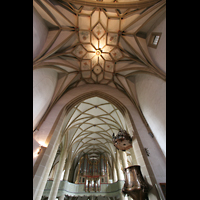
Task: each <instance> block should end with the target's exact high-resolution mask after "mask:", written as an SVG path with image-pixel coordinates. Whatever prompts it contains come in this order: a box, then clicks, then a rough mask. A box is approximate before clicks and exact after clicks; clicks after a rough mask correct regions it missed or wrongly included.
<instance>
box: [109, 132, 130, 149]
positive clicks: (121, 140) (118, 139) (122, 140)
mask: <svg viewBox="0 0 200 200" xmlns="http://www.w3.org/2000/svg"><path fill="white" fill-rule="evenodd" d="M112 141H113V145H114V146H115V147H116V148H117V149H120V150H122V151H126V150H127V149H130V148H131V147H132V138H131V136H130V135H129V134H128V133H127V132H126V130H122V129H121V128H120V129H119V132H118V134H117V135H116V136H115V134H114V133H113V138H112Z"/></svg>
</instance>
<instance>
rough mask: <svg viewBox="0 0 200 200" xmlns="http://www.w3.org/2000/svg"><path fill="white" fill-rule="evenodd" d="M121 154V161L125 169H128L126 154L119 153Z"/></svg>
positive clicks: (123, 152)
mask: <svg viewBox="0 0 200 200" xmlns="http://www.w3.org/2000/svg"><path fill="white" fill-rule="evenodd" d="M119 154H120V157H121V160H122V165H123V168H126V167H128V162H127V154H126V152H125V151H119Z"/></svg>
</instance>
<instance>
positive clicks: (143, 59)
mask: <svg viewBox="0 0 200 200" xmlns="http://www.w3.org/2000/svg"><path fill="white" fill-rule="evenodd" d="M33 6H34V7H35V9H36V10H37V11H38V13H39V14H40V15H41V17H42V18H43V20H44V22H45V23H46V25H47V27H48V35H47V39H46V42H45V44H44V46H43V48H42V50H41V51H40V53H39V54H38V55H37V56H36V57H35V58H34V60H33V69H34V70H35V69H39V68H50V69H54V70H55V71H57V72H58V74H59V76H58V81H57V86H56V89H55V92H54V95H53V98H52V100H51V103H50V106H49V108H48V110H47V112H46V114H48V112H49V111H50V109H51V108H52V107H53V105H54V104H55V103H56V102H57V101H58V100H59V99H60V98H61V97H62V95H63V94H64V93H66V92H67V91H68V90H69V89H71V88H74V87H78V86H80V85H83V84H91V83H94V84H104V85H108V86H110V87H114V88H118V89H119V90H121V91H122V92H124V93H125V94H126V95H127V96H128V97H129V98H130V99H131V101H132V102H133V103H134V104H135V105H136V107H137V108H139V102H138V99H137V94H136V91H135V86H134V81H133V77H134V75H136V74H138V73H149V74H152V75H155V76H157V77H159V78H161V79H163V80H165V79H166V75H165V73H164V72H163V71H162V70H161V69H159V67H158V66H156V65H155V63H154V62H153V60H152V58H151V56H150V54H149V52H148V47H147V42H146V36H147V34H148V31H149V30H150V29H151V27H152V26H153V25H154V24H155V22H156V21H157V20H158V19H159V17H161V16H162V15H163V14H164V13H165V11H166V1H165V0H162V1H155V0H154V1H145V0H144V1H126V0H124V1H120V0H118V1H109V0H107V1H106V0H104V1H92V0H90V1H82V0H77V1H74V0H57V1H56V0H34V1H33Z"/></svg>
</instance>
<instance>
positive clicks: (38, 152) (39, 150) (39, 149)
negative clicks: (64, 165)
mask: <svg viewBox="0 0 200 200" xmlns="http://www.w3.org/2000/svg"><path fill="white" fill-rule="evenodd" d="M41 150H42V147H41V146H40V147H39V148H38V151H37V155H39V154H40V152H41Z"/></svg>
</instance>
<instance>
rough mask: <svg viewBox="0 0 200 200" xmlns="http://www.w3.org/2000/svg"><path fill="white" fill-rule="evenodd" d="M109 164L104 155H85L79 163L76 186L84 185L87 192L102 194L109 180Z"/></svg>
mask: <svg viewBox="0 0 200 200" xmlns="http://www.w3.org/2000/svg"><path fill="white" fill-rule="evenodd" d="M108 167H109V164H108V159H107V157H106V156H105V155H104V154H90V155H89V154H84V155H83V156H82V157H81V159H80V162H79V166H78V173H77V178H76V182H75V183H76V184H84V185H85V187H84V188H85V191H86V192H100V191H101V184H107V183H108V180H109V170H108Z"/></svg>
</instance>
